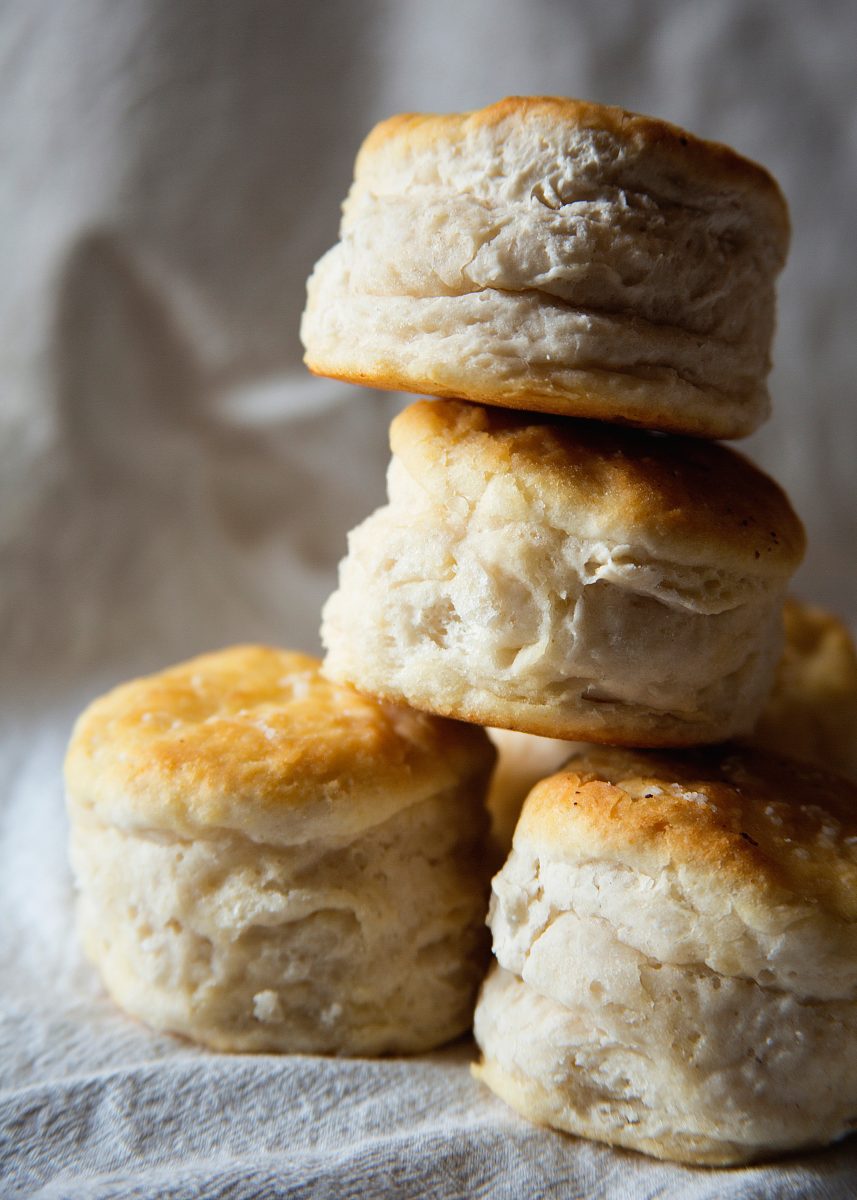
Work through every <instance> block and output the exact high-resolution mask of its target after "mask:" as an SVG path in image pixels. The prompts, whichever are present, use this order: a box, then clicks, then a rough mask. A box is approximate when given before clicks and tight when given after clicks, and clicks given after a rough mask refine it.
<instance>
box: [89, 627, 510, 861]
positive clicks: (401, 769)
mask: <svg viewBox="0 0 857 1200" xmlns="http://www.w3.org/2000/svg"><path fill="white" fill-rule="evenodd" d="M319 667H320V664H319V662H318V660H317V659H314V658H311V657H310V656H309V655H305V654H300V653H295V652H292V651H285V650H278V649H275V648H273V647H269V646H252V645H250V646H235V647H231V648H229V649H227V650H222V651H217V652H215V653H212V654H204V655H201V656H199V657H198V658H195V659H191V660H190V661H188V662H185V663H181V664H179V665H178V666H175V667H172V668H170V669H169V670H166V671H161V672H159V673H157V674H155V675H151V676H148V677H146V678H144V679H137V680H133V681H131V682H130V683H125V684H122V685H121V686H120V687H118V688H115V689H114V690H113V691H111V692H109V693H108V694H107V695H106V696H102V697H100V698H99V699H98V700H96V701H95V702H94V703H93V704H92V705H90V706H89V708H88V709H87V710H86V711H85V712H84V713H83V714H82V716H81V717H80V719H79V720H78V722H77V725H76V727H75V731H74V735H73V737H72V740H71V742H70V745H69V750H68V754H67V758H66V783H67V788H68V796H69V803H70V805H71V807H72V811H73V813H75V814H79V815H81V816H85V815H91V816H92V817H93V818H95V819H98V820H105V821H110V822H113V823H116V824H119V825H122V826H123V827H127V828H150V827H152V826H153V825H154V826H157V827H159V828H163V829H169V830H171V831H174V832H176V833H178V834H181V835H183V836H193V835H196V834H200V833H206V832H207V831H210V830H212V829H238V830H240V831H241V832H242V833H243V834H245V835H246V836H248V837H251V838H258V839H259V840H262V841H268V842H277V841H280V840H283V841H284V842H286V843H290V842H291V841H293V840H298V841H300V840H309V839H311V838H312V837H314V836H316V834H317V833H318V832H322V833H324V834H325V835H328V834H330V833H331V832H332V831H333V830H334V829H340V830H341V831H342V832H343V833H353V832H355V831H357V830H359V829H360V828H362V827H368V826H370V825H373V824H375V823H377V822H378V821H381V820H384V819H386V817H388V816H390V815H391V814H392V812H394V811H395V810H396V808H398V807H400V806H402V805H405V806H407V805H409V804H411V803H415V802H417V801H418V800H420V799H423V798H425V796H427V795H429V794H431V793H433V792H436V791H440V790H442V789H443V788H444V787H448V786H451V785H452V784H453V783H454V782H455V781H456V780H457V779H460V778H461V777H462V775H465V776H466V775H468V774H470V773H471V772H472V773H473V774H479V772H480V771H486V770H489V769H490V766H491V763H492V762H493V751H492V750H491V748H490V745H489V743H488V741H487V739H486V738H485V736H484V735H483V734H482V733H481V732H479V731H477V730H475V729H471V728H469V727H468V726H465V725H460V724H457V723H453V722H444V721H439V720H437V719H435V718H432V717H427V716H426V715H424V714H422V713H417V712H414V711H412V710H410V709H407V708H404V707H402V706H401V705H397V704H389V705H385V704H382V703H379V702H377V701H376V700H374V699H370V698H369V697H366V696H361V695H359V694H358V693H356V692H354V691H353V690H352V689H351V688H348V687H338V686H337V685H336V684H333V683H331V682H330V681H329V680H327V679H325V678H324V677H323V676H322V675H321V674H320V671H319ZM344 797H348V798H349V799H348V800H347V802H343V803H339V804H337V801H338V800H341V799H342V798H344Z"/></svg>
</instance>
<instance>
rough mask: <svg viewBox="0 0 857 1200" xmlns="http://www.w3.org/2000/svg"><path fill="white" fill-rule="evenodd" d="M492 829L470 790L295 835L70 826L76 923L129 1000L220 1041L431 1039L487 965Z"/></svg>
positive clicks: (302, 1047) (456, 1029) (149, 1018)
mask: <svg viewBox="0 0 857 1200" xmlns="http://www.w3.org/2000/svg"><path fill="white" fill-rule="evenodd" d="M484 824H485V818H484V814H483V812H482V809H481V805H480V803H479V798H478V796H475V795H474V794H473V792H472V790H471V789H470V788H468V787H467V786H465V787H464V788H457V789H453V790H451V791H447V792H445V793H443V794H440V795H435V796H433V797H431V798H429V799H426V800H423V801H422V802H421V803H419V804H415V805H413V806H412V807H411V808H409V809H408V810H406V811H404V812H399V813H396V814H395V815H393V816H392V817H390V818H389V819H388V820H387V821H385V822H384V823H382V824H379V825H378V826H376V827H375V828H374V829H372V830H370V831H368V832H364V833H362V834H360V835H358V836H356V837H354V838H353V839H352V838H341V837H330V838H319V839H318V840H316V841H314V842H311V843H305V844H303V845H301V846H289V847H283V846H271V845H260V844H259V843H257V842H252V841H250V840H249V839H247V838H245V837H242V836H241V835H240V834H238V833H234V832H223V831H221V832H217V833H216V834H213V835H212V836H211V837H209V838H204V839H197V840H184V839H178V838H170V837H167V836H164V835H163V834H161V835H158V834H157V833H155V832H153V833H151V834H147V833H146V832H144V831H140V830H137V831H128V830H121V829H117V828H111V827H108V826H104V825H101V824H93V823H88V824H83V825H75V826H73V830H72V862H73V866H74V870H75V874H76V877H77V882H78V886H79V890H80V898H79V907H78V922H79V929H80V933H81V936H82V939H83V942H84V946H85V949H86V952H87V954H88V956H89V957H90V958H91V959H92V961H93V962H94V963H95V964H96V965H97V966H98V968H99V970H100V971H101V974H102V977H103V979H104V982H105V984H106V986H107V989H108V991H109V992H110V993H111V995H112V996H113V998H114V999H115V1000H116V1002H117V1003H118V1004H119V1005H120V1006H121V1007H122V1008H124V1009H125V1010H126V1011H127V1012H129V1013H131V1014H132V1015H133V1016H135V1017H138V1018H139V1019H140V1020H142V1021H145V1022H146V1023H147V1024H148V1025H151V1026H152V1027H154V1028H156V1029H160V1030H164V1031H168V1032H172V1033H180V1034H183V1035H185V1036H186V1037H190V1038H193V1039H194V1040H196V1041H200V1042H203V1043H205V1044H206V1045H209V1046H211V1047H213V1048H215V1049H218V1050H238V1051H262V1050H268V1051H288V1052H310V1053H332V1054H381V1053H387V1052H391V1053H392V1052H403V1053H412V1052H417V1051H420V1050H425V1049H429V1048H431V1047H433V1046H437V1045H440V1044H441V1043H443V1042H445V1041H448V1040H449V1039H450V1038H453V1037H456V1036H457V1035H459V1034H460V1033H463V1032H464V1031H465V1030H466V1029H467V1028H468V1027H469V1025H470V1019H471V1014H472V1008H473V1000H474V995H475V991H476V987H477V985H478V983H479V980H480V979H481V977H482V973H483V971H484V961H485V950H486V946H485V933H484V928H483V920H484V913H485V902H486V897H485V893H486V888H487V880H486V867H485V865H484V864H483V861H482V858H483V855H482V838H483V836H484ZM403 897H407V903H403V901H402V898H403Z"/></svg>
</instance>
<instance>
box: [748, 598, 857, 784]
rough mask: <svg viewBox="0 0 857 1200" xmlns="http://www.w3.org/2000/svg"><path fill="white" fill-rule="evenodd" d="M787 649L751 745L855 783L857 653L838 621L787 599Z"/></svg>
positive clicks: (818, 609) (856, 757)
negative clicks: (798, 759) (794, 759)
mask: <svg viewBox="0 0 857 1200" xmlns="http://www.w3.org/2000/svg"><path fill="white" fill-rule="evenodd" d="M783 617H784V622H785V635H786V636H785V648H784V650H783V655H782V658H781V659H780V662H779V665H778V667H777V674H776V678H775V680H774V688H773V691H772V693H771V695H770V697H769V699H768V702H767V704H766V705H765V709H764V712H763V713H762V717H761V720H760V721H759V724H758V725H757V726H756V729H755V730H754V731H753V738H752V740H753V742H754V743H755V744H757V745H761V746H767V747H768V748H769V749H771V750H775V751H779V752H780V753H782V754H789V755H792V756H793V757H794V758H801V759H805V760H806V761H807V762H812V763H816V764H817V765H818V766H821V767H826V768H827V769H828V770H831V771H837V772H839V773H840V774H842V775H847V776H848V777H849V778H850V779H854V780H857V651H855V647H854V641H853V639H852V637H851V634H850V633H849V632H848V630H847V629H846V628H845V626H844V625H843V624H842V622H841V621H838V620H837V619H836V617H834V616H832V615H831V614H830V613H828V612H825V611H824V610H823V609H821V608H815V607H814V606H812V605H809V604H802V603H801V602H800V601H797V600H789V601H787V603H786V606H785V609H784V610H783Z"/></svg>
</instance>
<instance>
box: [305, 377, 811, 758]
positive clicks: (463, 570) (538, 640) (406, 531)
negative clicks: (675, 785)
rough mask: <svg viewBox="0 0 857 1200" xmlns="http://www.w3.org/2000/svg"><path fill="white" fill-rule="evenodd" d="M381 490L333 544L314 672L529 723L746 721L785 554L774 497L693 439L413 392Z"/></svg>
mask: <svg viewBox="0 0 857 1200" xmlns="http://www.w3.org/2000/svg"><path fill="white" fill-rule="evenodd" d="M391 444H392V449H393V461H392V464H391V467H390V472H389V476H388V487H389V503H388V504H387V506H386V507H384V508H381V509H379V510H378V511H377V512H375V513H374V514H373V515H372V516H370V517H369V518H368V519H367V520H366V521H364V522H363V524H362V525H360V526H359V527H358V528H357V529H356V530H354V531H353V532H352V534H351V535H350V537H349V552H348V556H347V558H346V559H345V560H344V561H343V563H342V564H341V566H340V577H339V590H338V591H337V592H336V593H334V595H333V596H332V597H331V599H330V600H329V601H328V603H327V605H326V606H325V609H324V614H323V624H322V639H323V641H324V644H325V646H326V648H327V657H326V659H325V664H324V670H325V673H326V674H327V675H328V676H329V677H330V678H331V679H334V680H337V681H339V682H346V683H350V684H353V685H354V686H355V687H357V688H359V689H360V690H362V691H365V692H368V693H370V694H374V695H378V696H382V697H385V698H387V699H390V700H397V701H399V702H404V703H408V704H411V705H413V706H414V707H415V708H419V709H424V710H426V711H429V712H435V713H438V714H440V715H443V716H448V717H454V718H457V719H459V720H466V721H473V722H476V723H477V724H481V725H488V726H498V727H500V728H506V729H518V730H521V731H523V732H526V733H535V734H540V735H542V736H545V737H554V738H563V739H572V740H575V739H576V740H581V741H589V742H611V743H620V744H631V745H649V746H658V745H692V744H698V743H703V742H712V741H718V740H721V739H724V738H727V737H730V736H732V735H735V734H739V733H749V732H750V730H751V729H752V727H753V725H754V723H755V722H756V720H757V718H758V716H759V713H760V712H761V709H762V706H763V704H764V702H765V699H766V697H767V694H768V692H769V690H770V687H771V683H772V680H773V673H774V669H775V666H776V662H777V659H778V657H779V653H780V647H781V641H782V627H781V617H780V614H781V609H782V603H783V596H784V592H785V590H786V586H787V583H788V580H789V576H790V575H791V573H792V572H793V571H794V570H795V568H796V567H797V565H798V563H799V561H800V559H801V556H802V553H803V531H802V528H801V525H800V522H799V521H798V519H797V517H796V516H795V515H794V513H793V512H792V509H791V507H790V506H789V503H788V501H787V499H786V498H785V496H784V495H783V493H782V492H781V491H780V489H779V488H778V487H777V486H776V484H774V483H773V482H772V481H771V480H770V479H768V478H767V476H765V475H763V474H762V473H761V472H760V471H758V470H757V469H756V468H754V467H753V466H751V465H750V463H748V462H747V461H746V460H745V459H743V458H742V457H741V456H740V455H738V454H736V453H735V452H734V451H732V450H729V449H726V448H725V447H722V446H714V445H711V444H710V443H707V442H701V441H698V440H695V439H677V438H664V437H662V436H659V435H654V434H648V433H643V432H639V431H634V430H620V429H617V428H616V427H612V426H605V425H600V424H595V423H593V422H587V421H570V420H565V421H564V420H562V419H558V418H545V417H541V416H539V415H534V414H528V413H511V412H508V411H505V410H502V409H497V408H484V407H482V406H479V405H473V404H467V403H463V402H456V401H451V400H447V401H433V402H432V401H420V402H418V403H416V404H414V405H412V406H411V407H410V408H408V409H406V410H405V412H403V413H401V414H400V415H399V416H398V417H397V418H396V420H395V421H394V422H393V425H392V429H391Z"/></svg>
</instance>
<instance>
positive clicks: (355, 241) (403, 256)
mask: <svg viewBox="0 0 857 1200" xmlns="http://www.w3.org/2000/svg"><path fill="white" fill-rule="evenodd" d="M343 213H344V215H343V222H342V229H341V240H340V242H339V243H338V244H337V245H336V246H335V247H334V248H333V249H332V250H331V251H329V252H328V254H327V255H325V256H324V258H322V259H321V261H320V262H319V263H318V264H317V267H316V269H315V271H314V273H313V276H312V278H311V279H310V283H309V292H308V303H307V309H306V312H305V315H304V320H303V325H302V337H303V341H304V345H305V348H306V352H307V353H306V360H305V361H306V363H307V366H308V367H309V369H310V370H311V371H314V372H315V373H317V374H321V375H331V376H334V377H337V378H340V379H348V380H352V381H353V382H356V383H362V384H364V385H366V386H370V387H381V388H391V389H396V390H403V391H412V392H422V393H425V394H427V395H435V396H442V397H450V398H455V397H462V398H464V399H469V400H474V401H477V402H479V403H485V404H494V405H499V406H501V407H510V408H516V409H528V410H532V411H543V412H549V413H550V412H553V413H558V414H560V415H570V416H582V417H589V418H597V419H601V420H609V421H617V422H620V423H627V424H632V425H637V426H643V427H646V428H656V429H662V430H666V431H670V432H676V433H688V434H691V435H694V436H703V437H740V436H743V435H744V434H746V433H749V432H751V431H752V430H753V429H754V428H756V427H757V426H758V425H759V424H760V423H761V422H762V421H763V420H764V419H765V417H766V416H767V414H768V411H769V400H768V394H767V388H766V384H765V378H766V376H767V372H768V369H769V367H770V344H771V338H772V334H773V327H774V291H773V285H774V279H775V277H776V275H777V274H778V272H779V271H780V269H781V268H782V265H783V262H784V260H785V254H786V249H787V245H788V238H789V227H788V214H787V210H786V206H785V202H784V201H783V198H782V195H781V193H780V191H779V189H778V187H777V185H776V183H775V182H774V181H773V180H772V179H771V177H770V176H769V175H768V174H767V172H766V171H764V170H763V168H761V167H759V166H757V165H756V164H754V163H750V162H749V161H747V160H746V159H743V158H741V157H740V156H739V155H737V154H735V153H734V152H733V151H731V150H729V149H728V148H726V147H724V146H720V145H717V144H715V143H710V142H704V141H702V140H701V139H699V138H695V137H693V136H692V135H691V134H688V133H685V132H684V131H682V130H680V129H677V128H675V127H674V126H670V125H668V124H666V123H665V122H661V121H657V120H655V119H653V118H649V117H641V116H637V115H635V114H632V113H627V112H624V111H623V110H621V109H613V108H603V107H601V106H599V105H593V104H586V103H584V102H580V101H568V100H561V99H556V98H550V97H535V98H526V97H525V98H521V97H516V98H511V99H508V100H506V101H503V102H501V103H500V104H497V105H492V106H491V107H490V108H488V109H485V110H483V111H481V112H476V113H465V114H454V115H451V116H436V115H425V116H420V115H418V114H406V115H403V116H400V117H394V118H392V119H390V120H389V121H386V122H384V123H382V125H381V126H379V127H378V128H377V129H376V130H374V131H373V132H372V133H371V134H370V135H369V137H368V138H367V140H366V142H365V143H364V146H363V148H362V149H361V152H360V154H359V156H358V159H357V165H356V173H355V180H354V184H353V186H352V189H351V192H350V194H349V197H348V199H347V201H346V203H345V206H344V210H343Z"/></svg>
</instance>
